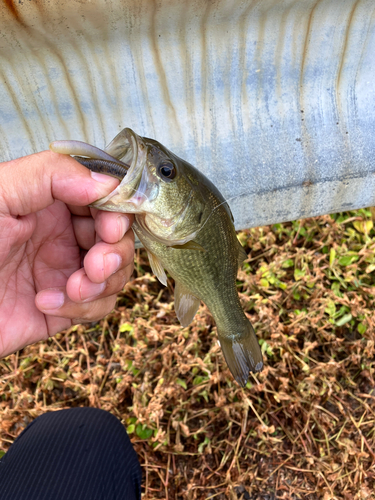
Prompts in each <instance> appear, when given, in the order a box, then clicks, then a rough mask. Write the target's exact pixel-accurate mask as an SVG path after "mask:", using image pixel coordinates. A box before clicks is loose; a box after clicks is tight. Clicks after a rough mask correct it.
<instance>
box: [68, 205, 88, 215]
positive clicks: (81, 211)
mask: <svg viewBox="0 0 375 500" xmlns="http://www.w3.org/2000/svg"><path fill="white" fill-rule="evenodd" d="M68 208H69V210H70V212H71V213H72V214H73V215H79V216H81V217H91V211H90V208H89V207H76V206H75V205H69V206H68Z"/></svg>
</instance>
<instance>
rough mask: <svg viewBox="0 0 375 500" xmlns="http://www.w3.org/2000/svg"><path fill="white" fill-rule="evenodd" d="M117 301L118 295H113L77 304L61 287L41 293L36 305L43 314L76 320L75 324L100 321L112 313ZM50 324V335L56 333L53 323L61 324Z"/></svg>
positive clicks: (37, 297)
mask: <svg viewBox="0 0 375 500" xmlns="http://www.w3.org/2000/svg"><path fill="white" fill-rule="evenodd" d="M116 299H117V295H116V294H113V295H111V296H107V297H104V298H97V299H95V300H93V301H90V302H84V303H76V302H73V301H72V300H70V298H69V297H68V295H67V293H66V290H65V288H64V287H59V288H50V289H46V290H42V291H41V292H39V293H38V294H37V295H36V298H35V304H36V306H37V308H38V309H39V310H40V311H41V312H42V313H44V314H45V315H48V316H49V317H51V316H52V317H55V318H64V319H68V320H76V321H75V322H79V323H83V322H86V321H98V320H99V319H101V318H103V317H104V316H105V315H106V314H108V313H110V312H111V311H112V309H113V308H114V306H115V304H116ZM56 306H57V307H56ZM50 319H52V318H50ZM78 320H79V321H78ZM50 323H51V324H50V325H49V330H50V333H51V334H53V333H56V332H55V327H54V326H53V323H55V324H56V323H57V324H58V323H59V322H58V321H54V322H50ZM63 323H64V322H63ZM51 330H52V331H51Z"/></svg>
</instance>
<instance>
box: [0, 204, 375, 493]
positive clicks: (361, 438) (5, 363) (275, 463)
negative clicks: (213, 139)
mask: <svg viewBox="0 0 375 500" xmlns="http://www.w3.org/2000/svg"><path fill="white" fill-rule="evenodd" d="M374 237H375V232H374V230H373V229H372V222H371V214H370V212H369V211H367V210H360V211H357V212H351V213H345V214H338V215H336V216H334V217H331V216H323V217H319V218H316V219H306V220H303V221H300V222H292V223H285V224H277V225H274V226H269V227H262V228H256V229H251V230H249V231H245V232H241V233H240V234H239V238H240V240H241V242H242V243H243V244H244V246H245V248H246V251H247V252H248V259H247V261H246V262H245V265H244V267H243V269H242V270H241V271H240V272H239V276H238V290H239V293H240V296H241V299H242V301H243V305H244V308H245V311H246V312H247V313H248V315H249V318H250V319H251V321H252V322H253V325H254V328H255V330H256V332H257V335H258V337H259V339H260V341H261V343H262V349H263V351H264V355H265V360H266V367H265V369H264V371H263V372H262V373H260V374H258V375H256V376H251V377H250V381H249V383H248V386H247V388H245V389H241V388H240V387H239V386H238V385H236V383H234V382H233V379H232V376H231V374H230V372H229V370H228V369H227V367H226V364H225V362H224V360H223V356H222V354H221V351H220V348H219V346H218V344H217V338H216V328H215V325H214V322H213V320H212V318H211V316H210V314H209V313H208V311H207V309H206V307H205V306H203V305H202V306H201V307H200V309H199V312H198V314H197V316H196V319H195V321H194V322H193V324H192V325H191V326H190V327H189V328H181V326H180V325H179V323H178V321H177V319H176V316H175V313H174V310H173V284H172V283H171V282H170V283H169V284H168V288H164V287H162V286H161V285H160V284H159V282H158V281H156V279H155V278H154V277H153V276H152V274H150V268H149V265H148V261H147V258H146V255H145V252H144V251H138V252H137V256H136V271H135V279H134V280H133V281H131V282H130V283H128V284H127V286H126V287H125V289H124V291H123V293H122V294H120V296H119V298H118V305H117V308H116V310H115V311H113V313H111V314H110V315H109V316H107V317H106V318H105V319H104V320H103V321H101V322H100V323H98V324H92V325H90V326H78V327H74V328H71V329H70V330H69V331H67V332H64V333H61V334H59V335H57V336H56V337H55V338H53V339H50V340H49V341H48V342H40V343H39V344H36V345H33V346H29V347H27V348H25V349H24V350H23V351H22V352H19V353H17V354H14V355H12V356H9V357H8V358H6V359H4V360H2V361H0V374H1V380H0V384H1V385H0V389H1V398H0V412H1V422H0V438H1V442H0V443H1V448H2V449H3V450H4V451H6V449H7V448H8V447H9V445H10V444H11V443H12V442H13V441H14V439H15V438H16V436H17V435H18V434H19V433H20V432H21V431H22V429H24V428H25V426H26V425H27V424H28V423H29V422H30V421H31V420H32V419H34V418H35V417H37V416H38V415H40V414H42V413H44V412H47V411H54V410H58V409H61V408H68V407H72V406H95V407H98V408H103V409H105V410H108V411H110V412H111V413H113V414H114V415H117V416H118V417H119V418H120V419H121V420H122V421H123V422H124V425H126V427H127V429H128V432H129V434H130V436H131V438H132V441H133V444H134V447H135V449H136V451H137V453H138V456H139V459H140V462H141V464H142V466H143V470H144V495H143V498H144V499H145V500H150V499H158V498H164V499H168V500H172V499H187V500H193V499H199V500H200V499H205V500H208V499H213V498H215V499H216V500H222V499H230V500H234V499H243V500H245V499H247V500H249V499H252V500H255V499H263V500H266V499H268V500H271V499H276V498H278V499H300V498H301V499H308V500H313V499H324V500H329V499H332V500H333V499H347V500H349V499H371V498H375V496H374V487H375V427H374V423H375V388H374V387H375V382H374V371H375V360H374V353H375V350H374V341H375V331H374V320H373V306H374V295H375V273H374V272H373V271H374V270H375V255H374V249H375V239H374Z"/></svg>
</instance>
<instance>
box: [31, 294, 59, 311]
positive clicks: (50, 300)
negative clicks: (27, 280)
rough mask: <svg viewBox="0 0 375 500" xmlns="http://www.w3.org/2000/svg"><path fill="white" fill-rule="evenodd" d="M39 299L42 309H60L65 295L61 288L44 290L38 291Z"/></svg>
mask: <svg viewBox="0 0 375 500" xmlns="http://www.w3.org/2000/svg"><path fill="white" fill-rule="evenodd" d="M37 301H38V306H39V307H40V308H41V309H45V310H49V309H59V308H60V307H61V306H62V305H63V304H64V302H65V295H64V293H63V292H61V291H60V290H43V291H42V292H39V293H38V296H37Z"/></svg>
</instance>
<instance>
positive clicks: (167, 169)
mask: <svg viewBox="0 0 375 500" xmlns="http://www.w3.org/2000/svg"><path fill="white" fill-rule="evenodd" d="M157 173H158V175H159V177H160V178H161V179H162V180H163V181H166V182H170V181H171V180H172V179H174V178H175V177H176V167H175V166H174V165H173V163H171V162H170V161H163V163H160V165H159V166H158V168H157Z"/></svg>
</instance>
